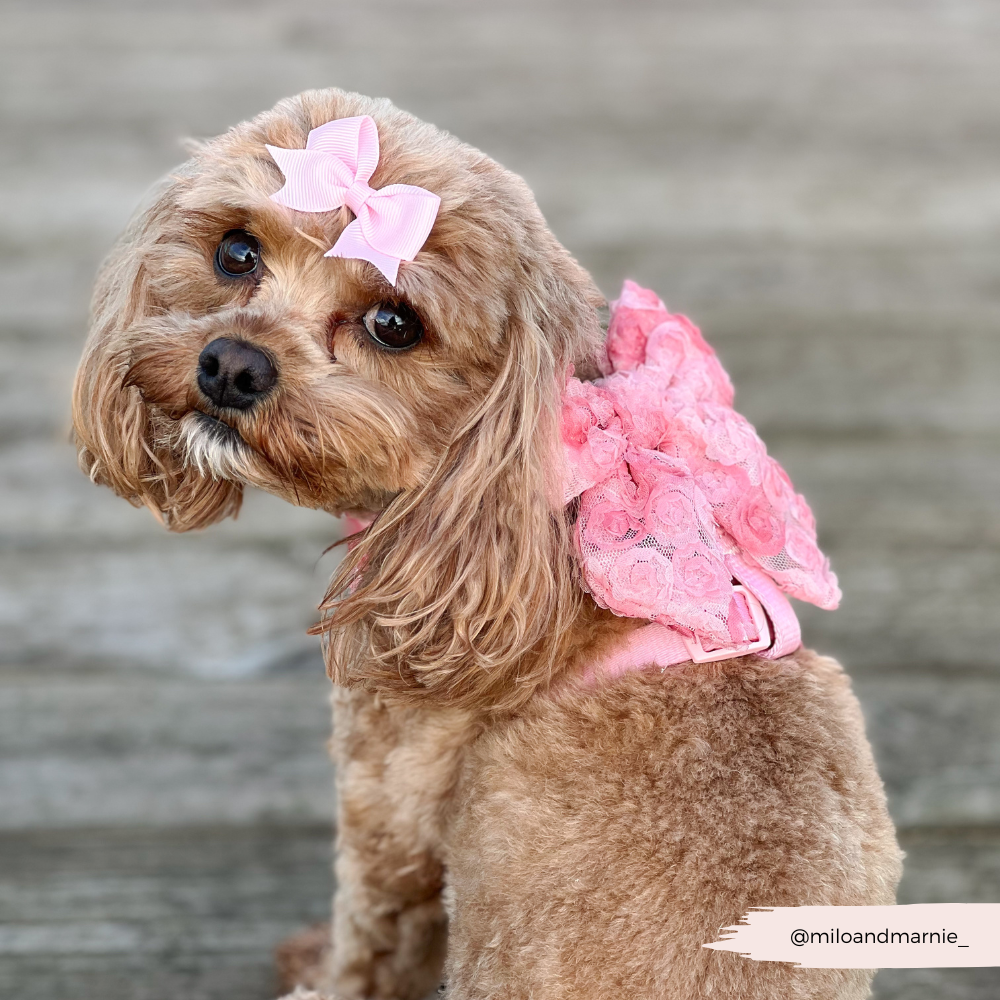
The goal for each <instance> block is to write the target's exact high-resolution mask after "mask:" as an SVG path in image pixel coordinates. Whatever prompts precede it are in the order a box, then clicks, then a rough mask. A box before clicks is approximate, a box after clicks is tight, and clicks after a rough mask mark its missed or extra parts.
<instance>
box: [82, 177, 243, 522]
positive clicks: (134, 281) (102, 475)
mask: <svg viewBox="0 0 1000 1000" xmlns="http://www.w3.org/2000/svg"><path fill="white" fill-rule="evenodd" d="M177 183H178V181H177V178H170V179H168V180H167V181H165V182H164V183H163V184H162V185H161V186H160V188H158V189H157V190H156V191H155V192H154V194H153V195H152V196H151V198H150V199H149V201H148V202H147V204H146V205H145V206H144V207H143V208H142V209H140V211H139V212H138V213H137V215H136V216H135V218H134V219H133V220H132V222H131V223H130V225H129V227H128V228H127V229H126V231H125V233H124V234H123V235H122V236H121V238H120V239H119V241H118V243H117V245H116V246H115V248H114V250H112V252H111V254H110V255H109V256H108V258H107V260H105V262H104V264H103V265H102V267H101V271H100V274H99V275H98V280H97V285H96V288H95V292H94V298H93V302H92V305H91V324H90V333H89V335H88V338H87V344H86V346H85V348H84V353H83V358H82V360H81V362H80V366H79V368H78V370H77V373H76V380H75V382H74V385H73V432H74V440H75V442H76V445H77V449H78V457H79V462H80V467H81V468H82V469H83V471H84V472H85V473H86V474H87V475H89V476H90V478H91V479H92V480H93V481H94V482H95V483H100V484H102V485H106V486H110V487H111V488H112V489H113V490H114V491H115V492H116V493H117V494H118V495H119V496H122V497H124V498H125V499H126V500H128V501H129V502H130V503H132V504H134V505H135V506H146V507H148V508H149V509H150V510H151V511H152V512H153V513H154V514H155V515H156V517H157V518H158V519H160V520H161V521H162V522H163V523H164V524H166V526H167V527H169V528H170V529H171V530H173V531H186V530H188V529H190V528H198V527H202V526H204V525H207V524H211V523H212V522H214V521H218V520H220V519H221V518H223V517H226V516H227V515H230V514H235V513H236V512H237V511H238V510H239V506H240V501H241V498H242V488H241V487H240V486H239V485H237V484H234V483H231V482H226V481H223V480H216V479H211V478H208V477H206V476H203V475H201V474H200V473H199V472H198V471H197V470H196V469H192V468H189V467H186V466H184V465H183V464H182V463H181V462H180V461H179V460H178V458H177V457H176V453H175V449H174V448H173V447H172V442H171V435H172V433H175V429H174V427H173V421H171V420H169V419H168V418H167V417H166V416H165V415H163V414H160V413H158V412H156V411H155V410H153V409H151V408H150V407H147V406H146V404H145V403H144V402H143V399H142V397H141V395H140V393H139V390H138V389H137V388H136V387H135V386H131V385H128V380H127V375H128V372H129V368H130V366H131V361H132V353H133V348H134V347H135V346H136V345H137V344H138V343H139V342H140V341H141V338H142V336H143V332H142V325H143V321H144V320H146V319H147V318H148V317H150V316H152V315H155V314H158V313H159V314H162V313H163V312H165V311H166V307H165V305H164V303H162V302H159V301H157V297H156V295H155V294H154V293H153V292H152V290H151V282H150V280H149V274H148V271H147V266H146V263H145V262H146V259H147V253H148V251H149V250H150V248H152V247H154V246H155V244H156V242H157V238H158V236H159V234H160V233H162V232H163V231H164V228H165V226H167V225H168V224H169V220H170V218H171V215H172V213H173V211H174V210H175V196H174V193H175V189H176V186H177Z"/></svg>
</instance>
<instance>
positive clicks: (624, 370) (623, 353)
mask: <svg viewBox="0 0 1000 1000" xmlns="http://www.w3.org/2000/svg"><path fill="white" fill-rule="evenodd" d="M606 349H607V360H606V365H605V366H604V367H603V368H602V371H603V373H604V377H603V378H601V379H598V380H597V381H595V382H581V381H580V380H579V379H576V378H573V377H572V373H571V375H570V377H569V378H568V380H567V385H566V391H565V394H564V396H563V409H562V437H563V444H564V451H565V459H566V466H567V469H566V471H567V485H566V490H565V500H566V502H570V501H571V500H573V499H575V498H576V497H579V498H580V506H579V513H578V516H577V520H576V527H575V532H576V544H577V547H578V552H579V558H580V564H581V568H582V573H583V579H584V584H585V587H586V588H587V589H588V590H589V592H590V593H591V594H592V595H593V597H594V600H595V601H596V602H597V603H598V604H599V605H600V606H601V607H603V608H608V609H610V610H611V611H613V612H614V613H615V614H617V615H622V616H625V617H629V618H647V619H649V620H650V621H654V622H659V623H660V624H663V625H666V626H668V627H671V628H673V629H676V630H677V631H678V632H680V633H681V634H682V635H685V636H688V637H691V638H696V639H698V640H700V641H701V642H704V643H709V644H712V645H715V646H737V647H738V646H740V645H741V644H750V643H752V642H754V641H755V640H756V639H757V629H756V626H755V625H754V623H753V621H752V619H751V618H750V616H749V615H748V614H747V610H746V603H745V602H744V601H741V600H738V599H736V595H735V594H734V591H733V586H734V578H735V580H736V581H741V580H742V581H743V582H746V583H748V584H749V583H751V580H752V578H757V579H759V573H758V572H756V571H757V570H760V571H763V573H764V574H766V576H767V577H769V578H770V579H771V580H773V581H774V583H775V584H776V585H777V586H778V587H779V588H780V589H781V590H782V591H784V592H785V593H787V594H789V595H790V596H792V597H797V598H799V599H800V600H803V601H809V602H810V603H812V604H817V605H819V606H820V607H822V608H835V607H836V606H837V604H838V603H839V601H840V590H839V588H838V586H837V578H836V576H834V574H833V572H832V571H831V569H830V563H829V560H827V559H826V558H825V557H824V555H823V553H822V552H820V550H819V548H818V546H817V543H816V525H815V521H814V519H813V515H812V512H811V511H810V509H809V505H808V504H807V503H806V501H805V499H804V498H803V497H802V496H801V495H799V494H798V493H796V492H795V490H794V488H793V486H792V483H791V480H790V479H789V478H788V476H787V474H786V473H785V471H784V469H782V467H781V466H780V465H779V464H778V463H777V462H776V461H775V460H774V459H773V458H771V457H770V456H769V455H768V454H767V449H766V448H765V446H764V442H763V441H761V439H760V438H759V437H758V436H757V433H756V431H755V430H754V429H753V427H752V426H751V424H750V423H749V422H748V421H747V420H746V419H745V418H744V417H742V416H740V414H738V413H737V412H736V411H735V410H734V409H733V386H732V383H731V382H730V381H729V377H728V376H727V375H726V372H725V370H724V369H723V367H722V365H721V364H720V362H719V359H718V358H717V357H716V354H715V352H714V351H713V350H712V348H711V347H709V346H708V344H707V343H706V342H705V340H704V339H703V337H702V335H701V333H700V332H699V330H698V328H697V327H696V326H694V325H693V324H692V323H691V321H690V320H688V319H687V318H686V317H684V316H679V315H673V314H671V313H670V312H668V311H667V308H666V306H665V305H664V304H663V302H661V301H660V299H659V298H658V296H657V295H656V293H655V292H652V291H649V290H648V289H644V288H641V287H639V286H638V285H637V284H635V283H634V282H632V281H626V282H625V285H624V287H623V289H622V294H621V297H620V298H619V299H618V300H617V301H615V302H612V303H611V322H610V325H609V328H608V336H607V345H606Z"/></svg>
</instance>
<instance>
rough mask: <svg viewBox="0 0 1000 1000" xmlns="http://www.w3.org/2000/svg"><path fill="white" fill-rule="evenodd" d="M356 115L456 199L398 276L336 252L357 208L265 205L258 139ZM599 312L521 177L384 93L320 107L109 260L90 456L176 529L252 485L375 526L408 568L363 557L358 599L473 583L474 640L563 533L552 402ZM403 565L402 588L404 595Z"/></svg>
mask: <svg viewBox="0 0 1000 1000" xmlns="http://www.w3.org/2000/svg"><path fill="white" fill-rule="evenodd" d="M364 114H367V115H370V116H371V117H372V118H373V119H374V120H375V123H376V126H377V128H378V135H379V142H380V147H381V150H380V159H379V164H378V167H377V169H376V172H375V174H374V175H373V177H372V178H371V182H370V183H371V186H372V187H374V188H376V189H378V188H381V187H383V186H385V185H388V184H397V183H402V184H413V185H417V186H419V187H422V188H425V189H427V190H429V191H431V192H433V193H434V194H436V195H438V196H439V197H440V198H441V205H440V210H439V212H438V216H437V218H436V220H435V223H434V227H433V229H432V231H431V233H430V236H429V237H428V239H427V241H426V243H425V244H424V246H423V247H422V249H421V250H420V252H419V253H418V254H417V256H416V259H415V260H413V261H412V262H409V263H404V264H403V265H402V266H401V268H400V272H399V276H398V279H397V282H396V285H395V287H393V286H391V285H389V283H388V282H387V281H386V279H385V278H384V277H383V276H382V274H381V273H380V272H379V271H378V270H377V269H376V268H375V267H374V266H373V265H371V264H369V263H368V262H366V261H360V260H345V259H339V258H327V257H324V255H323V254H324V250H326V249H327V248H329V247H330V246H332V244H333V243H334V242H335V241H336V239H337V237H338V236H339V234H340V233H341V232H342V230H343V229H344V227H345V226H346V225H347V224H348V223H349V222H350V220H351V218H352V215H351V213H350V211H349V210H348V209H346V208H343V209H340V210H337V211H333V212H326V213H300V212H296V211H293V210H291V209H289V208H286V207H284V206H282V205H279V204H277V203H275V202H274V201H272V200H271V198H270V195H271V194H273V193H274V192H275V191H277V190H278V189H279V188H280V187H281V186H282V183H283V177H282V174H281V172H280V170H279V169H278V167H277V165H276V164H275V162H274V161H273V160H272V158H271V156H270V155H269V153H268V152H267V150H266V149H265V144H266V143H267V144H271V145H274V146H280V147H284V148H290V149H293V148H302V147H304V146H305V142H306V138H307V135H308V133H309V131H310V130H311V129H313V128H316V127H318V126H319V125H321V124H324V123H326V122H328V121H332V120H334V119H339V118H345V117H352V116H357V115H364ZM599 302H600V298H599V296H598V294H597V292H596V290H595V289H594V288H593V285H592V283H591V282H590V279H589V277H588V276H587V275H586V273H585V272H584V271H583V270H582V269H581V268H580V267H579V266H578V265H577V264H576V263H575V261H573V260H572V258H571V257H570V256H569V255H568V254H567V252H566V251H565V250H564V249H563V248H562V247H561V246H560V245H559V243H558V242H557V241H556V240H555V238H554V237H553V236H552V235H551V233H550V232H549V230H548V228H547V227H546V225H545V222H544V220H543V219H542V217H541V215H540V213H539V211H538V209H537V207H536V205H535V203H534V200H533V198H532V196H531V194H530V192H529V191H528V189H527V187H526V186H525V185H524V183H523V182H522V181H521V180H520V179H519V178H517V177H516V176H514V175H512V174H510V173H509V172H507V171H505V170H504V169H503V168H501V167H499V166H498V165H497V164H495V163H494V162H493V161H491V160H489V159H488V158H487V157H485V156H484V155H483V154H481V153H479V152H477V151H475V150H473V149H471V148H469V147H467V146H464V145H462V144H461V143H459V142H458V141H456V140H455V139H453V138H452V137H451V136H449V135H447V134H445V133H442V132H440V131H438V130H437V129H435V128H433V127H432V126H429V125H426V124H424V123H421V122H419V121H417V120H415V119H414V118H412V117H411V116H409V115H407V114H405V113H402V112H400V111H398V110H397V109H395V108H394V107H392V106H391V105H390V104H388V102H385V101H373V100H370V99H367V98H363V97H360V96H358V95H354V94H346V93H343V92H340V91H332V90H331V91H315V92H309V93H306V94H303V95H301V96H300V97H298V98H294V99H290V100H287V101H283V102H282V103H280V104H279V105H278V106H277V107H276V108H275V109H274V110H272V111H270V112H268V113H266V114H263V115H261V116H259V117H258V118H257V119H255V120H253V121H251V122H249V123H245V124H243V125H240V126H238V127H236V128H234V129H232V130H231V131H230V132H228V133H226V134H224V135H223V136H221V137H219V138H217V139H215V140H212V141H211V142H209V143H207V144H205V145H203V146H202V147H200V148H199V149H198V150H197V151H196V152H195V154H194V156H193V158H192V159H191V160H190V161H188V162H187V163H186V164H184V165H183V166H182V167H181V168H179V170H178V171H177V172H175V173H174V174H173V175H171V176H170V177H169V178H168V179H167V180H166V181H165V182H164V183H163V185H162V186H161V188H160V189H159V190H158V191H157V192H156V193H155V196H154V197H153V199H152V201H151V202H150V204H149V205H148V207H146V208H145V209H144V210H143V211H142V212H141V213H140V214H139V215H138V216H137V218H136V219H135V220H134V222H133V223H132V225H131V227H130V228H129V230H128V231H127V232H126V233H125V235H124V236H123V237H122V239H121V240H120V242H119V244H118V246H117V247H116V249H115V250H114V252H113V253H112V255H111V257H110V258H109V260H108V262H107V263H106V264H105V266H104V269H103V270H102V273H101V276H100V278H99V281H98V287H97V291H96V294H95V299H94V316H93V325H92V330H91V333H90V339H89V341H88V344H87V348H86V351H85V355H84V359H83V361H82V363H81V366H80V371H79V373H78V376H77V383H76V388H75V399H74V403H75V406H74V423H75V428H76V435H77V440H78V443H79V446H80V457H81V464H82V466H83V468H84V469H85V470H86V471H87V472H88V473H89V474H90V475H91V477H92V478H93V479H94V480H95V481H97V482H100V483H105V484H107V485H110V486H111V487H112V488H113V489H115V491H116V492H118V493H119V494H121V495H123V496H125V497H127V498H128V499H129V500H131V501H132V502H133V503H137V504H145V505H147V506H149V507H150V508H152V509H153V510H154V512H156V513H157V514H158V515H160V516H161V517H162V518H163V519H164V521H165V523H166V524H167V526H168V527H170V528H172V529H174V530H186V529H188V528H194V527H201V526H203V525H206V524H209V523H211V522H212V521H214V520H218V519H219V518H220V517H224V516H226V515H227V514H232V513H235V511H236V510H237V509H238V506H239V500H240V496H241V491H242V488H243V486H244V485H246V484H251V485H254V486H257V487H260V488H263V489H265V490H268V491H270V492H272V493H275V494H278V495H279V496H282V497H284V498H286V499H288V500H290V501H292V502H293V503H298V504H303V505H308V506H313V507H321V508H325V509H327V510H330V511H334V512H336V511H343V510H349V509H364V510H375V511H383V512H384V516H383V517H382V518H380V524H381V525H385V524H387V523H389V524H390V525H391V527H392V528H393V532H392V534H393V538H392V546H390V547H391V548H393V549H394V550H395V552H396V556H395V557H394V558H395V559H396V560H397V561H398V563H399V564H398V565H397V566H395V569H393V566H392V565H389V563H392V558H390V556H389V547H386V545H383V547H382V549H380V548H379V545H378V544H377V543H375V542H372V543H371V544H369V545H368V547H367V549H366V550H365V553H366V554H365V553H362V557H359V558H360V561H359V560H355V568H354V571H355V573H356V574H357V572H358V566H359V565H366V566H367V567H368V568H367V570H366V571H365V572H366V573H367V574H369V577H366V580H367V583H368V584H371V586H368V587H367V589H366V586H362V587H360V590H359V588H358V586H357V583H358V580H357V577H356V578H355V580H354V583H353V585H352V591H354V592H355V594H354V598H353V599H354V600H355V602H357V601H358V600H360V599H361V595H364V594H365V593H370V592H371V591H372V586H374V584H373V580H374V576H379V574H381V576H380V579H381V580H382V583H383V587H382V590H381V591H380V592H381V593H382V594H383V598H382V599H378V600H375V601H374V603H371V602H369V606H368V610H369V611H370V610H372V609H373V608H376V607H379V608H382V610H383V611H386V610H391V611H392V613H393V614H395V615H396V616H397V618H398V616H399V614H403V615H404V616H405V615H406V614H411V613H412V614H413V615H417V613H418V612H419V611H420V610H421V604H422V609H423V612H425V615H424V617H425V619H426V612H427V609H428V608H429V607H430V606H431V605H433V604H434V603H435V600H437V599H436V598H435V597H434V594H435V593H437V594H438V595H440V590H441V586H442V580H443V581H444V585H445V586H446V587H447V586H450V585H451V583H452V582H453V581H452V579H451V578H453V577H454V576H455V574H456V573H457V574H458V577H459V578H461V579H460V580H459V583H458V584H456V586H458V587H459V590H460V591H461V594H464V597H463V596H461V594H459V592H458V591H456V593H455V594H454V595H453V597H454V598H455V600H456V601H458V603H459V604H462V608H463V609H464V610H461V609H459V608H458V607H457V606H452V607H451V608H450V610H447V611H442V612H441V614H442V615H443V618H442V621H447V622H448V623H450V624H449V625H448V628H450V629H451V631H452V632H454V626H455V623H456V621H461V620H469V619H470V615H471V616H472V617H473V618H474V617H476V615H478V616H479V618H480V620H481V621H480V625H479V626H477V628H478V630H479V631H478V633H477V634H478V635H479V637H480V639H482V629H483V628H486V629H487V631H488V630H489V629H490V628H499V627H500V625H499V624H498V622H497V621H494V619H493V618H491V617H490V616H491V614H493V613H494V612H496V609H497V608H499V607H503V608H507V609H508V610H509V608H510V599H509V590H510V588H511V587H514V588H516V587H519V586H520V587H522V588H523V587H524V583H525V573H526V572H529V570H528V569H527V568H526V565H525V562H524V560H525V554H524V552H523V551H520V550H523V549H524V547H525V546H526V545H527V546H528V548H529V549H530V550H531V551H532V552H534V554H535V555H536V556H537V555H539V553H540V551H541V550H539V549H538V546H539V545H541V547H542V549H544V548H545V544H546V543H544V542H542V541H539V540H538V539H533V538H532V537H531V536H532V535H539V536H545V535H549V534H551V530H550V528H551V525H550V523H549V522H553V520H559V518H558V516H556V517H555V518H553V508H554V507H558V498H557V496H556V493H557V484H555V483H554V482H553V477H552V472H553V468H554V465H555V462H556V456H555V454H554V453H553V448H554V447H555V441H556V440H557V439H556V435H555V428H556V426H557V421H556V414H557V412H558V407H559V394H560V391H561V387H562V385H563V381H564V378H565V373H566V368H567V365H568V364H569V363H570V362H575V363H576V364H577V366H578V368H579V366H580V365H581V363H584V364H585V363H586V361H587V359H588V358H591V357H593V356H594V352H595V349H596V346H597V344H598V342H599V337H600V330H599V327H598V324H597V319H596V312H595V307H596V306H597V305H598V304H599ZM385 515H389V516H385ZM383 534H384V532H383ZM386 544H388V543H386ZM560 544H561V543H560ZM463 547H464V548H463ZM550 548H551V546H550ZM477 550H478V551H477ZM535 550H538V551H535ZM476 558H478V559H479V560H480V564H479V566H478V568H477V569H476V570H475V571H474V572H473V570H471V569H469V570H468V571H464V570H462V568H461V567H462V566H464V565H466V564H467V563H468V564H469V565H470V566H471V565H472V563H471V562H469V561H470V560H474V559H476ZM541 558H543V559H544V558H548V559H549V561H551V560H552V559H553V558H556V559H558V558H561V557H555V556H553V554H552V552H551V551H550V552H549V553H548V555H547V556H545V555H542V556H541ZM491 562H492V564H493V565H492V569H491V568H490V563H491ZM530 572H533V573H536V574H537V573H538V569H537V567H536V568H535V569H534V570H531V571H530ZM557 572H558V570H557ZM394 573H396V574H398V575H399V579H400V580H402V579H406V580H407V581H408V583H407V591H406V593H405V594H403V592H402V591H400V590H399V588H398V587H397V589H396V591H394V592H393V593H394V594H395V597H393V598H392V599H390V598H387V597H385V594H386V593H388V591H386V590H385V587H386V586H390V585H389V584H387V583H386V581H387V580H389V579H391V578H394V577H393V574H394ZM463 573H464V576H463ZM484 573H485V577H484ZM372 574H374V576H372ZM434 574H437V579H436V580H435V579H432V577H433V576H434ZM473 577H476V578H475V579H473ZM501 577H503V578H504V579H502V580H501ZM424 578H426V586H423V587H422V586H421V585H420V580H421V579H424ZM487 578H488V579H487ZM494 578H495V579H494ZM375 589H376V590H378V589H379V588H378V587H377V586H376V587H375ZM390 589H391V587H390ZM530 590H531V588H530V587H529V588H528V591H529V593H525V594H524V595H523V599H524V600H531V594H530ZM476 595H478V596H476ZM504 595H508V596H504ZM536 596H537V595H536ZM463 602H464V603H463ZM438 604H439V605H440V601H439V600H438ZM441 607H443V605H441ZM401 608H402V611H401V610H400V609H401ZM491 609H492V610H491ZM358 614H359V615H360V612H359V613H358ZM432 617H433V616H432ZM413 620H414V621H415V620H416V619H415V618H414V619H413ZM489 622H492V623H493V624H492V625H490V624H488V623H489ZM508 624H509V623H508ZM393 628H394V629H395V632H394V633H393V638H392V639H391V640H389V641H388V645H389V646H390V647H395V646H399V645H400V643H401V642H402V643H403V644H404V645H405V641H404V640H405V636H404V635H403V633H401V632H400V631H399V630H400V628H402V629H403V632H406V626H405V625H399V624H398V623H397V624H396V625H394V626H393ZM421 628H423V626H421ZM522 631H523V630H522V629H521V627H520V626H517V627H515V632H517V633H518V634H519V635H520V639H519V641H522V640H523V641H528V638H529V637H527V635H526V634H521V632H522ZM406 634H407V635H410V636H411V638H412V634H411V633H406ZM421 634H423V636H424V639H425V640H427V639H428V638H429V635H430V633H428V632H427V631H426V629H424V632H423V633H421ZM435 641H436V642H437V644H438V646H437V647H435V648H436V649H437V652H435V653H434V654H433V656H431V654H428V656H429V659H428V662H431V660H433V662H435V663H438V664H440V663H441V662H442V660H441V649H440V648H438V647H439V646H440V642H441V641H444V640H443V638H442V636H438V639H437V640H435ZM462 641H463V642H464V643H465V644H466V646H469V647H470V648H471V646H475V644H476V643H475V636H472V637H470V636H468V635H466V636H465V638H464V639H463V640H462ZM470 643H471V646H470ZM385 645H386V644H385V643H383V644H382V647H383V648H384V647H385ZM423 645H424V646H427V643H426V642H424V644H423ZM431 645H434V643H431ZM417 646H420V643H417ZM482 647H483V643H482V642H480V645H479V647H478V648H479V650H480V652H481V650H482ZM415 648H416V647H414V646H413V643H411V644H410V647H409V654H410V655H411V659H412V656H413V655H414V650H415ZM428 648H429V647H428ZM453 652H454V650H453ZM417 658H418V659H419V656H418V657H417Z"/></svg>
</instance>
